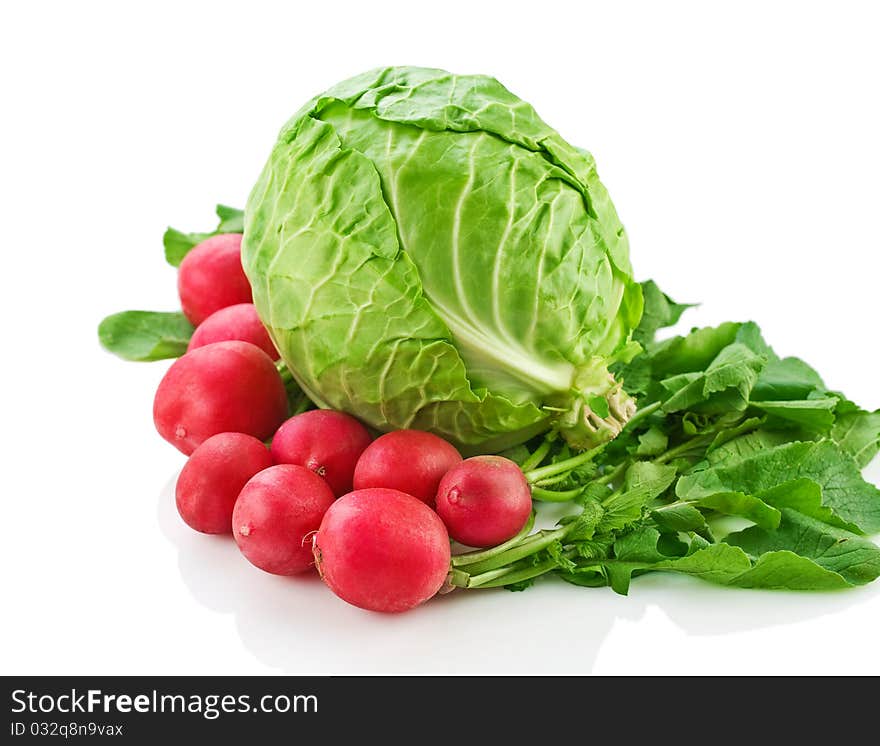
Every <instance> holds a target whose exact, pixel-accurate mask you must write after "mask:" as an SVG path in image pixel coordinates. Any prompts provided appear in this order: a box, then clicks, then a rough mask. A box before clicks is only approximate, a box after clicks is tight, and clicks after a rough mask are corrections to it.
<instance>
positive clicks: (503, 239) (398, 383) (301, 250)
mask: <svg viewBox="0 0 880 746" xmlns="http://www.w3.org/2000/svg"><path fill="white" fill-rule="evenodd" d="M243 247H244V248H243V262H244V266H245V271H246V272H247V275H248V277H249V278H250V280H251V283H252V285H253V293H254V302H255V303H256V306H257V309H258V312H259V314H260V317H261V318H262V320H263V321H264V323H265V324H266V326H267V327H268V329H269V331H270V334H271V336H272V338H273V340H274V341H275V344H276V345H277V347H278V349H279V351H280V352H281V355H282V357H283V359H284V361H285V362H286V364H287V365H288V367H289V368H290V370H291V372H292V373H293V375H294V377H295V378H296V380H297V382H298V383H299V384H300V385H301V386H302V388H303V390H304V391H305V392H306V393H307V394H308V395H309V396H310V397H311V398H312V399H313V400H314V401H315V402H316V403H317V404H318V405H319V406H321V407H332V408H334V409H341V410H344V411H346V412H349V413H351V414H353V415H355V416H356V417H358V418H360V419H361V420H363V421H364V422H366V423H367V424H369V425H371V426H373V427H375V428H377V429H379V430H391V429H397V428H417V429H421V430H429V431H432V432H435V433H437V434H439V435H442V436H445V437H446V438H448V439H450V440H452V441H453V442H454V443H456V444H457V445H458V446H459V447H461V448H462V449H463V450H464V451H465V452H467V453H473V452H478V451H493V450H500V449H503V448H507V447H509V446H512V445H515V444H517V443H520V442H523V441H524V440H526V439H528V438H529V437H531V436H533V435H536V434H538V433H541V432H543V431H546V430H549V429H551V428H557V429H559V430H560V431H561V432H562V434H563V435H564V436H565V437H566V439H567V440H568V442H569V443H571V444H572V445H573V446H575V447H578V448H587V447H591V446H594V445H597V444H599V443H601V442H604V441H606V440H608V439H610V438H612V437H614V436H615V435H616V434H617V433H618V432H619V431H620V429H621V427H622V426H623V424H624V423H625V421H626V420H627V418H628V417H629V416H630V415H631V414H632V413H633V412H634V410H635V405H634V403H633V401H632V400H631V399H630V398H629V396H627V395H626V393H625V392H624V391H623V390H622V389H621V385H620V383H619V382H617V381H615V380H614V378H613V377H612V375H611V374H610V373H609V371H608V366H609V365H610V364H611V363H612V362H614V361H616V360H621V359H627V358H629V357H631V356H632V354H633V352H634V350H637V349H638V346H637V345H636V344H635V343H634V342H631V341H630V335H631V332H632V330H633V328H634V327H635V326H636V325H637V324H638V322H639V319H640V317H641V313H642V295H641V290H640V288H639V286H638V284H637V283H635V282H634V281H633V279H632V269H631V267H630V263H629V249H628V243H627V237H626V233H625V232H624V230H623V227H622V226H621V224H620V221H619V219H618V217H617V213H616V212H615V210H614V206H613V205H612V204H611V200H610V199H609V197H608V194H607V192H606V191H605V188H604V187H603V186H602V183H601V182H600V181H599V178H598V176H597V174H596V167H595V163H594V161H593V158H592V156H591V155H590V154H589V153H587V152H586V151H584V150H580V149H578V148H575V147H573V146H571V145H569V144H568V143H567V142H566V141H565V140H563V139H562V137H560V135H559V134H558V133H557V132H556V131H555V130H553V129H551V128H550V127H549V126H548V125H546V124H545V123H544V122H543V121H542V120H541V119H540V118H539V117H538V115H537V114H536V113H535V110H534V109H533V108H532V107H531V106H530V105H529V104H527V103H526V102H524V101H522V100H520V99H519V98H517V97H516V96H514V95H513V94H512V93H510V92H509V91H508V90H507V89H506V88H504V87H503V86H502V85H501V84H500V83H499V82H498V81H496V80H495V79H494V78H489V77H484V76H481V75H453V74H451V73H448V72H444V71H442V70H432V69H424V68H414V67H393V68H386V69H380V70H374V71H371V72H367V73H364V74H362V75H359V76H357V77H355V78H352V79H350V80H347V81H345V82H343V83H340V84H338V85H337V86H335V87H333V88H331V89H330V90H329V91H327V92H326V93H323V94H321V95H320V96H317V97H316V98H314V99H312V100H311V101H309V102H308V103H307V104H306V105H305V106H304V107H303V108H302V109H300V111H299V112H298V113H297V114H295V115H294V117H293V118H292V119H291V120H290V121H289V122H288V123H287V124H286V125H285V126H284V128H283V129H282V130H281V133H280V135H279V137H278V141H277V143H276V145H275V146H274V148H273V150H272V153H271V155H270V157H269V160H268V162H267V163H266V166H265V168H264V169H263V172H262V174H261V176H260V178H259V180H258V182H257V184H256V185H255V186H254V188H253V191H252V193H251V195H250V198H249V200H248V204H247V209H246V211H245V230H244V243H243Z"/></svg>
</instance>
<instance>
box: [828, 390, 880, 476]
mask: <svg viewBox="0 0 880 746" xmlns="http://www.w3.org/2000/svg"><path fill="white" fill-rule="evenodd" d="M847 404H849V406H848V407H846V408H845V409H844V411H843V412H841V413H839V414H838V415H837V420H836V422H835V423H834V427H833V428H832V430H831V438H832V439H833V440H834V441H835V442H836V443H837V445H838V446H840V449H841V450H842V451H843V452H844V453H847V454H849V455H850V456H851V457H852V458H853V460H854V461H855V462H856V464H857V465H858V466H859V468H864V467H866V466H867V465H868V464H869V463H870V462H871V460H872V459H873V458H874V456H876V455H877V452H878V451H880V409H878V410H876V411H874V412H866V411H865V410H863V409H859V408H858V407H856V406H855V405H853V404H851V403H849V402H847ZM838 411H839V410H838Z"/></svg>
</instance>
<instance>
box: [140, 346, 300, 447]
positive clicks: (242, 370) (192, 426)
mask: <svg viewBox="0 0 880 746" xmlns="http://www.w3.org/2000/svg"><path fill="white" fill-rule="evenodd" d="M286 416H287V394H286V392H285V390H284V383H283V382H282V380H281V376H280V375H278V370H277V369H276V368H275V363H273V362H272V361H271V360H270V359H269V357H268V355H266V353H265V352H263V351H262V350H261V349H260V348H259V347H255V346H254V345H252V344H250V343H248V342H215V343H214V344H210V345H205V346H204V347H199V348H198V349H196V350H193V351H192V352H187V353H186V354H185V355H184V356H183V357H181V358H180V359H179V360H177V361H175V363H174V365H172V366H171V367H170V368H169V369H168V372H167V373H166V374H165V377H164V378H163V379H162V381H161V382H160V383H159V388H158V390H157V391H156V398H155V399H154V400H153V421H154V422H155V423H156V429H157V430H158V431H159V434H160V435H161V436H162V437H163V438H165V440H167V441H168V442H169V443H171V444H172V445H173V446H175V447H176V448H177V449H179V450H180V451H182V452H183V453H185V454H187V455H189V454H190V453H192V452H193V451H194V450H195V449H196V447H197V446H199V445H201V444H202V443H203V442H204V441H206V440H207V439H208V438H210V437H211V436H212V435H216V434H217V433H228V432H234V433H246V434H247V435H253V436H254V437H255V438H259V439H260V440H265V439H266V438H268V437H269V436H270V435H272V433H273V432H274V431H275V428H276V427H278V425H279V424H280V423H281V422H283V421H284V418H285V417H286Z"/></svg>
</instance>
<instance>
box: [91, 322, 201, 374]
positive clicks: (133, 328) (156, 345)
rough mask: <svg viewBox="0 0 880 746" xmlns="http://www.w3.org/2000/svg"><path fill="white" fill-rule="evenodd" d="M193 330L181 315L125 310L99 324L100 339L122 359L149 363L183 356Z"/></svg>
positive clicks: (105, 346)
mask: <svg viewBox="0 0 880 746" xmlns="http://www.w3.org/2000/svg"><path fill="white" fill-rule="evenodd" d="M193 331H194V330H193V325H192V324H190V323H189V321H187V319H186V317H185V316H184V315H183V314H182V313H180V312H173V313H163V312H160V311H122V312H121V313H114V314H113V315H112V316H108V317H107V318H105V319H104V320H103V321H102V322H101V323H100V325H99V326H98V339H99V340H100V341H101V344H102V345H103V346H104V348H105V349H106V350H108V351H109V352H112V353H113V354H114V355H117V356H118V357H121V358H122V359H123V360H134V361H138V362H146V361H151V360H163V359H165V358H174V357H180V356H181V355H183V354H184V353H185V352H186V347H187V345H188V344H189V339H190V337H191V336H192V333H193Z"/></svg>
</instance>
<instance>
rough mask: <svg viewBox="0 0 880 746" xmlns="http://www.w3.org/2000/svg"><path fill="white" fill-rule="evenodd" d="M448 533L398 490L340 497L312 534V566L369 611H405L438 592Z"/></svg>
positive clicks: (446, 561) (426, 510) (445, 570)
mask: <svg viewBox="0 0 880 746" xmlns="http://www.w3.org/2000/svg"><path fill="white" fill-rule="evenodd" d="M449 560H450V551H449V536H448V534H447V533H446V529H445V528H444V527H443V522H442V521H441V520H440V519H439V518H438V517H437V514H436V513H435V512H434V511H433V510H431V509H430V508H429V507H428V506H427V505H425V503H423V502H422V501H421V500H418V499H416V498H415V497H413V496H412V495H407V494H405V493H403V492H400V491H398V490H388V489H381V488H373V489H366V490H356V491H355V492H350V493H349V494H347V495H345V496H343V497H340V498H339V499H338V500H337V501H336V502H335V503H333V505H331V506H330V509H329V510H328V511H327V513H326V514H325V515H324V520H322V521H321V527H320V528H319V529H318V533H317V534H315V564H316V565H317V566H318V570H319V572H320V573H321V577H323V578H324V582H325V583H327V585H328V586H330V589H331V590H332V591H333V592H334V593H335V594H336V595H337V596H339V597H340V598H341V599H342V600H344V601H347V602H348V603H350V604H352V605H354V606H359V607H360V608H362V609H368V610H370V611H387V612H397V611H406V610H407V609H411V608H413V607H414V606H418V605H419V604H420V603H422V602H423V601H427V600H428V599H429V598H431V597H432V596H433V595H434V594H436V593H437V591H439V590H440V588H441V587H442V585H443V583H444V581H445V580H446V576H447V574H448V573H449Z"/></svg>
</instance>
